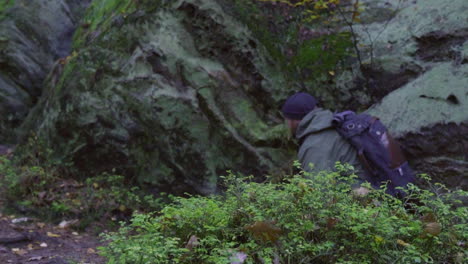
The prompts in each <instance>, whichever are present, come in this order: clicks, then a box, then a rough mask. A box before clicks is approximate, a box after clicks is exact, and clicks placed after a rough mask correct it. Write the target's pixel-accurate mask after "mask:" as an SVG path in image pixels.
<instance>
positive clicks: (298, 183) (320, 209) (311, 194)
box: [101, 165, 468, 263]
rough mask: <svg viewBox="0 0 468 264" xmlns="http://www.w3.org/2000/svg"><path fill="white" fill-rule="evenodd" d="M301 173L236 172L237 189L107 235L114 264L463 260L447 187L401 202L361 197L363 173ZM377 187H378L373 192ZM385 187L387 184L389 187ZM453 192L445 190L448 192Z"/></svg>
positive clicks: (233, 184) (176, 205)
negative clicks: (268, 178)
mask: <svg viewBox="0 0 468 264" xmlns="http://www.w3.org/2000/svg"><path fill="white" fill-rule="evenodd" d="M337 168H338V170H337V172H320V173H317V174H308V173H300V174H299V175H294V176H293V177H290V178H288V179H287V180H286V181H285V182H283V183H278V184H273V183H255V182H250V181H249V178H238V177H236V176H235V175H232V174H230V175H229V176H227V177H226V178H225V182H226V185H227V191H226V193H225V194H224V195H216V196H211V197H198V196H194V197H189V198H174V201H173V202H172V203H171V204H169V205H167V206H166V207H165V208H163V209H162V210H161V211H160V212H157V213H154V214H136V215H135V216H134V217H133V219H132V222H131V223H130V224H129V225H123V226H122V228H121V229H120V230H119V231H118V232H116V233H109V234H106V235H104V237H105V238H106V239H108V240H109V241H110V243H109V245H108V246H107V247H104V248H102V249H101V253H102V254H103V255H104V256H106V257H108V259H109V263H447V262H451V263H462V262H463V260H466V254H467V252H466V248H465V246H464V245H465V243H466V240H467V237H468V226H467V224H466V222H467V220H468V219H467V218H468V211H467V208H466V207H463V206H460V204H458V205H457V203H459V201H458V200H457V199H456V197H466V195H467V193H466V192H463V191H456V192H450V191H448V190H446V189H445V188H444V187H443V186H442V185H440V184H437V185H435V186H437V189H436V191H435V192H434V191H429V190H421V189H419V188H418V187H416V186H414V185H411V186H409V189H408V196H407V198H406V200H404V201H401V200H398V199H395V198H393V197H391V196H389V195H387V194H385V192H384V190H370V191H369V192H367V191H366V192H356V191H352V190H351V188H350V186H351V184H352V183H353V177H354V176H352V175H351V176H347V173H345V172H346V166H342V165H338V167H337ZM366 187H368V188H370V187H369V186H366ZM383 187H384V186H383ZM442 191H443V192H442Z"/></svg>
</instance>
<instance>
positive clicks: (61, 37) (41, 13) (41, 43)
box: [0, 0, 89, 141]
mask: <svg viewBox="0 0 468 264" xmlns="http://www.w3.org/2000/svg"><path fill="white" fill-rule="evenodd" d="M87 3H89V0H85V1H83V0H50V1H24V0H6V1H2V3H0V141H5V140H11V139H12V138H11V136H12V128H14V127H17V126H18V125H19V124H20V123H21V121H22V120H23V119H24V118H25V116H26V114H27V113H28V111H29V109H30V108H31V107H32V106H33V105H34V104H35V103H36V102H37V100H38V97H39V96H40V95H41V93H42V87H43V81H44V79H45V77H46V75H47V74H48V73H49V71H50V70H51V69H52V66H53V64H54V62H55V61H56V60H57V59H59V58H62V57H66V56H68V54H69V52H70V48H71V38H72V35H73V32H74V30H75V28H76V26H77V23H78V21H79V19H80V16H81V12H82V11H83V10H84V7H85V6H86V5H87Z"/></svg>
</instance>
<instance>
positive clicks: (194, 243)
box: [185, 235, 200, 250]
mask: <svg viewBox="0 0 468 264" xmlns="http://www.w3.org/2000/svg"><path fill="white" fill-rule="evenodd" d="M198 245H200V242H198V237H197V236H195V235H192V236H191V237H190V239H189V241H188V242H187V245H185V248H186V249H188V250H192V248H194V247H197V246H198Z"/></svg>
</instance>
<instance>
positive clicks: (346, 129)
mask: <svg viewBox="0 0 468 264" xmlns="http://www.w3.org/2000/svg"><path fill="white" fill-rule="evenodd" d="M332 123H333V126H334V127H335V128H336V130H337V131H338V133H339V134H340V135H341V136H342V137H343V138H345V139H346V140H347V141H348V142H349V143H350V144H351V145H352V146H353V147H354V148H355V149H356V150H357V152H358V157H359V160H360V161H361V164H362V165H363V167H364V169H365V172H366V176H367V178H368V180H369V182H370V183H371V184H372V186H374V187H379V186H380V185H381V184H382V182H387V193H388V194H391V195H393V196H400V197H403V196H405V192H404V191H403V190H397V189H396V187H398V186H401V187H404V186H406V185H407V184H408V183H414V182H415V180H416V178H415V176H414V173H413V171H412V170H411V168H410V167H409V165H408V162H407V160H406V158H405V157H404V155H403V152H402V151H401V149H400V146H399V144H398V143H397V142H396V141H395V140H394V139H393V138H392V137H391V136H390V134H389V133H388V130H387V128H386V127H385V126H384V125H383V124H382V122H380V120H379V119H378V118H377V117H373V116H371V115H368V114H356V113H354V112H353V111H344V112H341V113H335V114H334V115H333V121H332Z"/></svg>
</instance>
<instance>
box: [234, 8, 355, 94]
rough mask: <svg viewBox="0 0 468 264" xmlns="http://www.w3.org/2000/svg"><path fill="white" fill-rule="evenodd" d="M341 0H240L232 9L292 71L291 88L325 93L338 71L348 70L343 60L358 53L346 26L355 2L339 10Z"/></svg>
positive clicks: (276, 59)
mask: <svg viewBox="0 0 468 264" xmlns="http://www.w3.org/2000/svg"><path fill="white" fill-rule="evenodd" d="M339 2H340V1H337V0H327V1H308V0H306V1H289V0H280V1H277V0H256V1H253V0H236V1H234V3H235V4H234V8H233V10H234V12H235V15H236V17H238V18H239V19H240V20H241V21H243V22H244V23H245V24H246V25H247V26H248V27H249V29H250V30H251V31H252V32H253V35H254V36H255V37H256V38H257V39H259V41H260V42H261V43H262V45H263V46H264V47H265V48H266V50H267V51H268V53H269V54H270V55H271V56H272V57H273V59H274V60H275V62H276V63H277V65H278V67H280V68H281V69H282V70H283V71H285V72H287V73H288V74H287V76H288V77H289V80H288V81H289V85H290V86H291V87H293V86H299V87H301V89H302V90H304V89H308V90H309V91H310V92H313V93H314V94H316V95H317V96H321V95H322V94H332V93H333V92H334V91H332V89H330V87H333V86H332V84H333V82H334V78H335V76H336V74H338V73H339V72H340V71H342V70H344V69H343V67H342V64H344V62H345V61H347V60H348V59H349V58H353V57H356V54H355V51H356V50H355V49H354V47H355V43H354V41H353V37H352V34H351V32H349V31H348V28H347V25H346V22H347V21H348V20H349V19H348V17H349V16H350V15H348V13H349V12H350V11H352V10H354V6H353V5H349V4H344V5H341V6H342V7H340V8H342V12H343V13H340V12H338V11H337V10H338V4H339ZM340 10H341V9H340ZM341 14H343V16H342V15H341ZM351 21H352V20H351ZM324 90H325V92H321V91H324Z"/></svg>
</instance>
